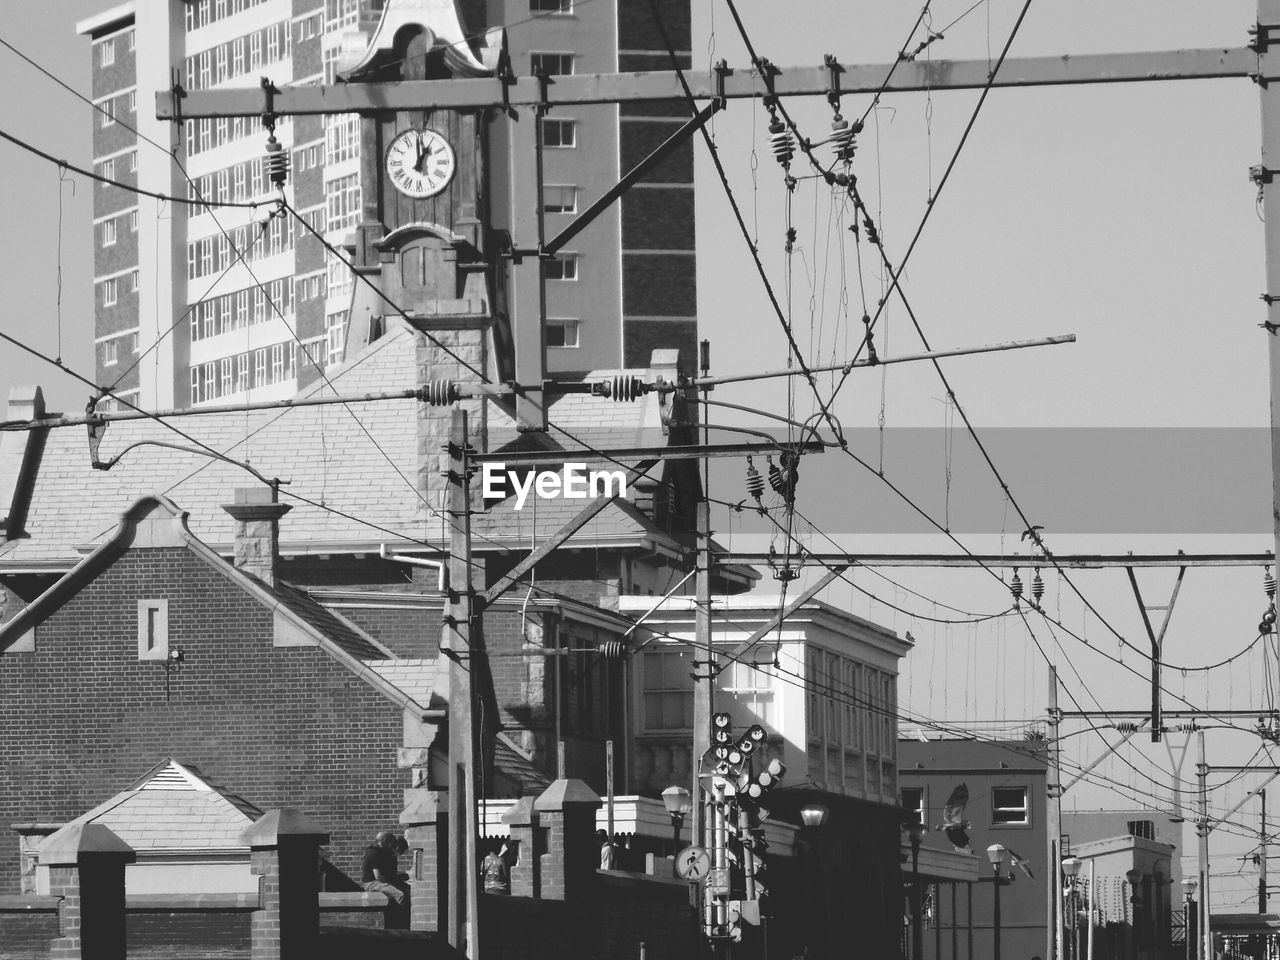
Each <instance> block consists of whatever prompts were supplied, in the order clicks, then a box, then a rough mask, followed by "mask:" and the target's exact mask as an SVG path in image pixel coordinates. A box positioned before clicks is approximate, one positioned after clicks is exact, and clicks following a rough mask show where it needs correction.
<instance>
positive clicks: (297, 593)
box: [267, 581, 426, 703]
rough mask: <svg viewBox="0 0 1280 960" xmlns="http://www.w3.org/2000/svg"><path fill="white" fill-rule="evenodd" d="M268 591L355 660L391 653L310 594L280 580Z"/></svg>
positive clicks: (376, 657)
mask: <svg viewBox="0 0 1280 960" xmlns="http://www.w3.org/2000/svg"><path fill="white" fill-rule="evenodd" d="M267 589H269V590H271V591H272V592H273V593H274V594H275V595H276V596H278V597H279V598H280V601H281V602H282V603H283V604H285V606H287V607H288V608H289V609H290V610H292V611H293V612H294V613H296V614H297V615H298V616H300V617H301V618H302V619H303V620H305V621H306V622H307V623H309V624H311V626H313V627H315V628H316V629H317V630H319V631H320V632H321V633H323V634H324V635H325V636H327V637H328V638H329V639H330V640H332V641H333V642H334V643H336V644H337V645H338V646H340V647H341V648H342V649H343V650H345V651H347V653H349V654H351V655H352V656H353V657H355V658H356V659H358V660H371V659H378V658H380V657H385V656H387V655H388V654H389V653H391V651H390V650H388V649H387V648H386V647H384V646H382V644H380V643H378V642H377V641H376V640H374V639H373V638H372V637H370V636H369V635H368V634H366V633H364V632H363V631H362V630H360V629H359V628H358V627H356V626H355V625H354V624H352V623H351V622H350V621H349V620H346V619H345V618H343V617H341V616H339V615H338V614H336V613H334V612H333V611H332V610H330V609H329V608H328V607H324V606H321V605H320V603H318V602H317V601H316V600H315V598H314V597H312V596H311V595H310V594H309V593H305V592H303V591H302V590H299V589H298V588H297V587H294V586H291V585H290V584H287V583H282V582H280V581H277V582H276V585H275V586H274V587H268V588H267ZM423 702H424V703H425V702H426V701H423Z"/></svg>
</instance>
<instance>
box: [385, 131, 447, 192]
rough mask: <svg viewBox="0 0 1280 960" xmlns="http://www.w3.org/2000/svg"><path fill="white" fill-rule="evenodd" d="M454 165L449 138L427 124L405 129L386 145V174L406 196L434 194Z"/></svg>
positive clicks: (445, 185)
mask: <svg viewBox="0 0 1280 960" xmlns="http://www.w3.org/2000/svg"><path fill="white" fill-rule="evenodd" d="M457 168H458V161H457V158H456V157H455V156H454V153H453V147H452V146H450V145H449V141H448V140H446V139H445V138H444V136H443V135H442V134H440V133H437V132H436V131H435V130H432V129H430V128H427V129H424V130H406V131H404V132H403V133H401V134H400V135H399V136H397V137H396V138H395V139H394V140H392V141H391V146H390V147H388V148H387V159H386V169H387V176H388V177H390V178H391V185H392V186H393V187H395V189H397V190H399V191H400V192H401V193H403V194H404V195H405V196H406V197H413V198H415V199H419V200H421V199H425V198H427V197H434V196H435V195H436V194H438V193H439V192H440V191H442V190H444V188H445V187H447V186H448V185H449V181H450V180H452V179H453V175H454V173H455V172H456V170H457Z"/></svg>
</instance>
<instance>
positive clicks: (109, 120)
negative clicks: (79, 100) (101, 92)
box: [98, 97, 116, 127]
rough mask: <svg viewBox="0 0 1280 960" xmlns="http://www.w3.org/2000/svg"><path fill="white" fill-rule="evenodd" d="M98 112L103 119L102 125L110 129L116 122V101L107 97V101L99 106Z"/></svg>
mask: <svg viewBox="0 0 1280 960" xmlns="http://www.w3.org/2000/svg"><path fill="white" fill-rule="evenodd" d="M98 111H99V114H100V115H101V117H102V125H103V126H104V127H109V126H111V125H112V124H113V123H115V122H116V107H115V101H114V100H112V98H111V97H107V99H105V100H103V101H102V102H101V103H99V104H98Z"/></svg>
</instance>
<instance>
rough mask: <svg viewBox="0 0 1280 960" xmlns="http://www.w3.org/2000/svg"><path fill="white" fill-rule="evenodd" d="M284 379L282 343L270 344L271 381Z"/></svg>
mask: <svg viewBox="0 0 1280 960" xmlns="http://www.w3.org/2000/svg"><path fill="white" fill-rule="evenodd" d="M283 379H284V344H283V343H273V344H272V345H271V382H272V383H279V382H280V381H281V380H283Z"/></svg>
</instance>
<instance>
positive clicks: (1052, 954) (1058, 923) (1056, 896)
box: [1045, 664, 1062, 960]
mask: <svg viewBox="0 0 1280 960" xmlns="http://www.w3.org/2000/svg"><path fill="white" fill-rule="evenodd" d="M1061 723H1062V712H1061V711H1060V710H1059V709H1058V668H1057V667H1055V666H1054V665H1053V664H1050V665H1049V756H1048V761H1049V769H1048V771H1047V773H1046V776H1045V781H1046V782H1045V806H1046V810H1045V833H1046V834H1048V845H1049V849H1048V855H1047V858H1046V862H1045V873H1047V874H1048V875H1049V930H1048V935H1049V936H1048V940H1049V942H1048V944H1047V945H1046V947H1045V949H1046V950H1047V951H1048V957H1049V960H1061V958H1062V917H1061V911H1062V852H1061V850H1060V849H1059V845H1060V844H1061V842H1062V769H1061V764H1062V755H1061V750H1060V748H1059V746H1058V728H1059V726H1060V725H1061Z"/></svg>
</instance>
